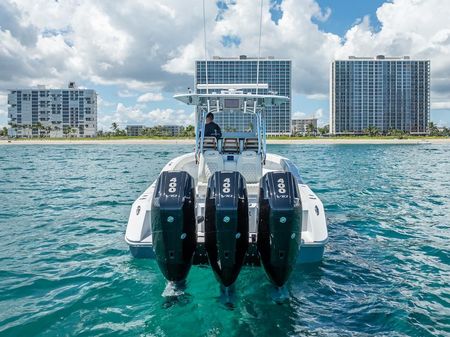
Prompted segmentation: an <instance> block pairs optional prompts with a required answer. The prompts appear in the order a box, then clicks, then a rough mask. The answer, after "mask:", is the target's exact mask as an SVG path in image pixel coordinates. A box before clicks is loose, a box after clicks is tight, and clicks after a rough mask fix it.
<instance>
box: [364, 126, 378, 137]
mask: <svg viewBox="0 0 450 337" xmlns="http://www.w3.org/2000/svg"><path fill="white" fill-rule="evenodd" d="M365 132H366V133H368V134H369V136H370V137H375V136H378V135H379V134H380V129H378V128H377V127H376V126H373V125H371V126H369V127H368V128H367V129H366V130H365Z"/></svg>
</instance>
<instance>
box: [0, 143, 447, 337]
mask: <svg viewBox="0 0 450 337" xmlns="http://www.w3.org/2000/svg"><path fill="white" fill-rule="evenodd" d="M270 149H271V151H273V152H277V153H280V154H282V155H285V156H287V157H289V158H291V159H292V160H293V161H294V162H295V163H296V164H297V165H298V167H299V168H300V170H301V172H302V176H303V179H304V180H305V181H306V182H307V183H308V184H310V186H311V188H312V189H313V190H315V191H316V193H317V194H318V195H319V196H320V198H321V199H322V201H323V202H324V205H325V208H326V211H327V221H328V223H329V235H330V242H329V244H328V246H327V249H326V252H325V258H324V261H323V262H322V263H320V264H317V265H311V266H301V267H299V268H298V269H296V270H295V271H294V273H293V275H292V279H291V282H290V284H289V287H288V291H289V294H290V300H289V301H288V302H287V303H285V304H284V305H276V304H274V303H273V302H272V300H271V295H270V294H271V286H270V284H269V283H268V281H267V279H266V277H265V275H264V273H263V271H262V270H261V269H260V268H245V269H244V270H243V271H242V272H241V275H240V276H239V279H238V281H237V289H238V300H237V303H236V304H235V307H234V309H233V310H230V308H228V307H226V306H223V305H222V304H221V302H220V298H219V296H218V286H217V283H216V281H215V279H214V277H213V275H212V273H211V271H210V270H209V269H208V268H203V267H197V266H196V267H193V268H192V270H191V272H190V274H189V278H188V288H187V294H186V297H185V298H184V299H183V300H182V301H179V302H178V303H175V304H173V303H172V304H171V305H167V303H166V302H165V301H164V299H163V298H162V297H161V293H162V291H163V290H164V286H165V284H164V280H163V278H162V276H161V274H160V272H159V270H158V267H157V265H156V263H155V261H145V260H136V259H132V258H131V257H130V255H129V253H128V250H127V246H126V244H125V243H124V241H123V234H124V231H125V226H126V222H127V219H128V212H129V209H130V206H131V203H132V202H133V201H134V200H135V198H137V197H138V196H139V195H140V193H142V191H144V190H145V189H146V188H147V186H148V185H149V184H150V182H152V181H153V180H154V179H155V178H156V177H157V175H158V172H159V170H160V169H161V168H162V167H163V166H164V165H165V163H166V162H167V161H168V160H169V159H170V158H172V157H174V156H176V155H180V154H183V153H185V152H188V151H190V150H192V147H191V146H190V145H179V144H177V145H152V146H148V145H129V146H128V145H121V146H115V145H86V146H85V145H76V146H71V145H55V146H42V147H36V146H14V145H13V146H4V147H0V158H3V159H4V160H0V191H1V193H0V205H1V206H0V335H2V336H3V335H4V336H34V335H39V336H55V335H77V336H109V335H112V334H114V335H121V336H136V335H143V336H299V335H304V336H374V335H376V336H448V335H450V319H449V317H450V220H449V219H450V217H449V214H450V201H449V199H450V194H449V192H448V191H449V190H450V176H449V172H450V159H449V158H450V157H449V156H448V153H449V150H450V147H449V146H448V145H410V146H409V145H408V146H401V145H396V146H393V145H311V146H309V145H301V146H293V145H278V146H271V147H270ZM49 158H51V160H49ZM5 159H7V160H5Z"/></svg>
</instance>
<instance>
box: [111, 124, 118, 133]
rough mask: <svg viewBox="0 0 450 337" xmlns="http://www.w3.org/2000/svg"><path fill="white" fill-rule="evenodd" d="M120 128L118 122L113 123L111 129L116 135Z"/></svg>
mask: <svg viewBox="0 0 450 337" xmlns="http://www.w3.org/2000/svg"><path fill="white" fill-rule="evenodd" d="M118 128H119V126H118V125H117V123H116V122H112V124H111V129H112V130H113V132H114V133H116V131H117V129H118Z"/></svg>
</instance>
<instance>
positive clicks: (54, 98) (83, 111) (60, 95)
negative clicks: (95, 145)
mask: <svg viewBox="0 0 450 337" xmlns="http://www.w3.org/2000/svg"><path fill="white" fill-rule="evenodd" d="M8 119H9V120H8V124H9V126H10V128H9V130H8V134H9V136H11V137H40V136H45V137H95V136H96V135H97V94H96V92H95V91H94V90H90V89H78V88H77V87H76V86H75V83H73V82H71V83H70V84H69V87H68V88H67V89H47V88H45V86H41V85H40V86H38V87H37V88H36V89H14V90H10V92H9V94H8Z"/></svg>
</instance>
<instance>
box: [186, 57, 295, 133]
mask: <svg viewBox="0 0 450 337" xmlns="http://www.w3.org/2000/svg"><path fill="white" fill-rule="evenodd" d="M207 62H208V63H207V67H206V62H205V60H198V61H196V63H195V90H196V91H197V92H198V93H205V92H206V89H204V85H205V84H206V68H207V69H208V85H214V90H213V91H216V92H220V90H225V89H227V88H226V84H252V85H253V88H250V87H251V86H248V85H247V86H246V88H242V89H243V91H244V92H245V93H247V92H251V93H256V85H255V84H256V82H257V68H258V65H257V63H258V62H257V58H255V57H247V56H245V55H241V56H239V57H234V58H233V57H219V56H214V57H213V59H212V60H208V61H207ZM291 68H292V67H291V60H284V59H275V58H274V57H265V58H260V61H259V78H258V82H259V83H260V84H263V85H261V86H258V93H261V94H267V93H269V92H272V93H276V94H278V95H283V96H288V97H289V98H291V87H292V83H291ZM220 84H225V85H224V87H223V88H220ZM198 85H201V89H200V88H199V87H198ZM265 120H266V123H267V134H269V135H289V134H290V132H291V101H290V100H289V102H288V103H284V104H282V105H281V106H277V107H267V108H266V118H265ZM215 122H216V123H218V124H219V125H220V126H221V128H222V130H223V131H244V130H247V129H250V128H252V120H251V116H249V115H245V114H242V113H236V112H223V113H220V114H217V115H216V116H215Z"/></svg>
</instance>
